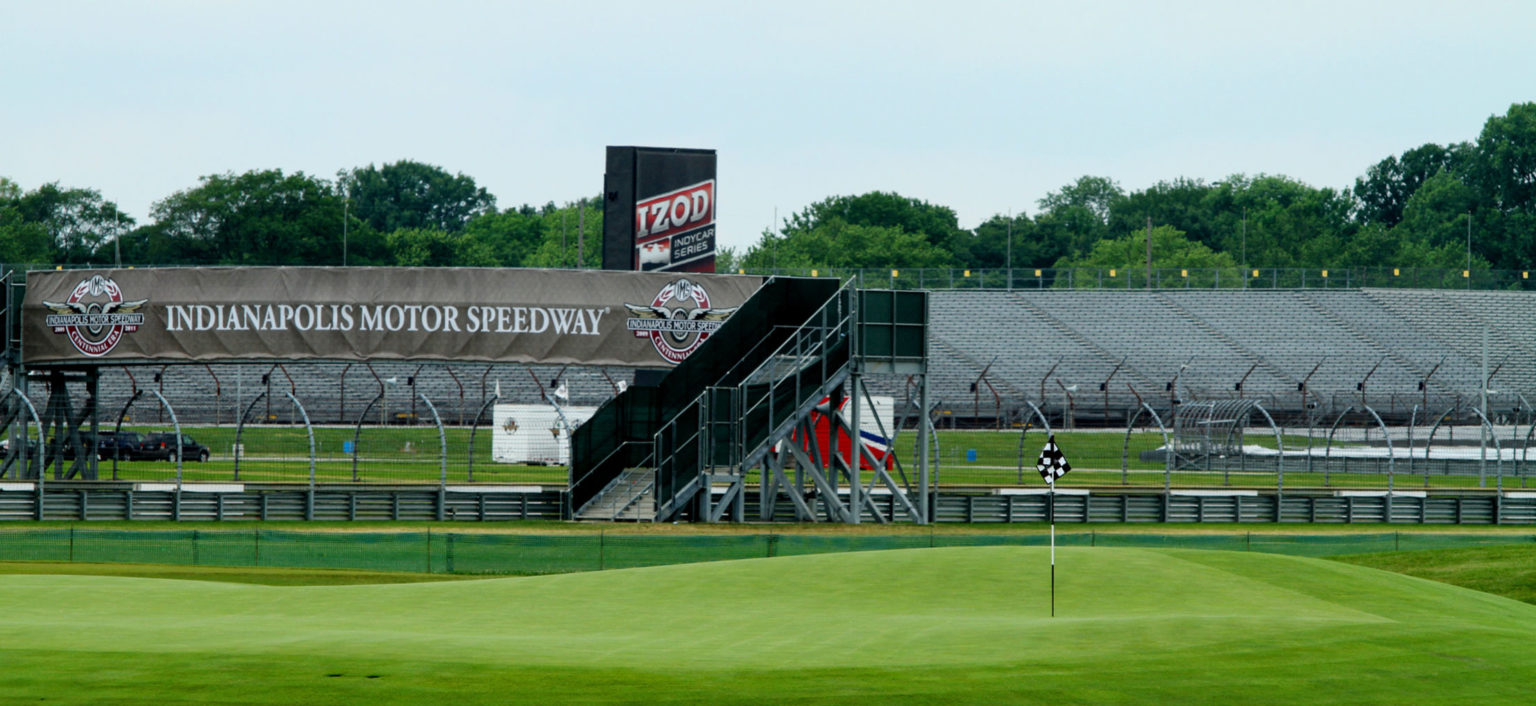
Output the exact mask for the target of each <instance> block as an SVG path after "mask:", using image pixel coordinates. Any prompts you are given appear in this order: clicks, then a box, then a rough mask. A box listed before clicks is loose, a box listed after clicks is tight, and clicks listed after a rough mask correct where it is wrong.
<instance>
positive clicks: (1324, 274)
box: [1323, 270, 1328, 279]
mask: <svg viewBox="0 0 1536 706" xmlns="http://www.w3.org/2000/svg"><path fill="white" fill-rule="evenodd" d="M1323 279H1328V270H1323Z"/></svg>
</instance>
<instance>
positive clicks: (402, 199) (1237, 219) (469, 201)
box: [0, 103, 1536, 270]
mask: <svg viewBox="0 0 1536 706" xmlns="http://www.w3.org/2000/svg"><path fill="white" fill-rule="evenodd" d="M586 204H587V208H586V211H585V213H584V214H578V211H577V204H576V203H566V204H564V205H556V204H554V203H548V204H545V205H544V206H542V207H537V208H536V207H533V206H528V205H523V206H518V207H513V208H508V209H505V210H498V209H497V208H496V199H495V198H494V197H493V196H492V195H491V194H490V193H488V192H487V191H486V190H485V189H484V188H481V187H479V186H478V185H476V183H475V181H474V179H473V178H471V177H469V176H467V175H464V174H454V173H450V172H448V171H447V170H445V169H442V168H441V167H437V166H434V165H430V164H425V163H420V162H414V161H410V160H403V161H398V162H393V163H388V164H384V165H383V166H377V167H376V166H374V165H371V164H370V165H368V166H366V167H358V168H354V169H350V170H342V171H341V172H339V173H338V175H337V179H336V180H335V181H331V180H327V179H322V178H318V177H314V176H311V175H307V174H304V173H302V172H295V173H292V174H285V173H284V172H283V171H281V170H277V169H272V170H252V171H248V172H244V173H239V174H236V173H233V172H230V173H225V174H216V175H211V176H207V177H203V178H202V179H200V180H199V182H198V184H197V185H196V186H193V187H191V188H188V189H186V190H183V191H178V192H176V193H174V194H171V195H170V196H167V197H166V198H165V199H163V200H161V201H159V202H157V203H156V204H155V205H154V207H153V209H152V211H151V214H150V216H151V220H150V222H148V223H145V224H143V225H136V224H135V223H134V221H133V219H131V218H129V217H128V216H127V215H126V214H123V213H121V211H120V210H119V209H118V208H117V205H116V204H115V203H113V202H112V201H110V200H108V199H106V198H104V197H103V196H102V194H101V193H100V192H98V191H95V190H93V189H89V188H77V187H65V186H61V185H59V184H58V183H51V184H43V185H41V186H37V187H35V188H33V189H31V190H30V191H27V190H24V188H23V186H22V185H18V184H15V183H13V182H11V181H9V180H5V179H3V177H0V261H5V262H12V263H34V264H53V263H59V264H76V263H96V264H107V263H112V262H114V261H116V259H117V257H118V256H119V253H120V256H121V258H122V261H123V263H124V264H244V265H256V264H322V265H339V264H342V262H343V261H345V262H346V263H347V264H351V265H435V266H436V265H443V266H446V265H456V266H501V267H574V266H576V264H577V260H578V251H579V250H581V249H584V250H585V255H586V257H585V261H584V263H583V264H585V265H586V266H589V267H590V266H592V265H593V264H594V263H595V262H596V261H597V260H598V259H599V258H598V257H597V253H599V252H600V251H601V250H600V247H601V236H600V235H599V234H600V233H601V232H602V209H601V208H600V206H601V203H600V201H598V200H597V199H595V198H592V199H587V201H586ZM1036 206H1037V210H1036V211H1035V213H1033V214H1029V213H1025V212H1022V211H1021V212H1016V213H1007V214H1006V215H1005V214H1003V213H999V214H997V215H994V216H993V217H991V218H988V219H986V220H985V221H983V222H982V223H980V224H979V225H977V226H976V227H975V228H974V229H970V230H967V229H964V228H961V227H960V224H959V223H958V219H957V217H956V214H955V212H954V210H953V209H951V208H949V207H946V206H943V205H940V204H934V203H929V202H926V201H923V200H920V199H916V198H911V197H908V196H903V195H900V194H896V193H891V192H881V191H873V192H869V193H865V194H860V195H851V196H832V197H828V198H826V199H823V200H822V201H819V202H816V203H814V204H811V205H809V206H806V207H805V208H804V209H802V210H801V211H799V212H797V213H794V214H792V215H791V216H789V217H788V218H786V219H785V220H784V222H783V223H782V224H780V225H777V226H776V229H775V230H773V231H769V232H764V233H762V234H761V236H760V238H759V240H758V241H757V242H756V243H754V244H753V245H751V246H750V247H748V248H746V250H745V251H744V252H740V253H737V252H733V251H731V250H729V249H725V250H724V251H723V252H722V253H721V257H720V264H721V267H722V268H735V267H749V268H815V267H840V268H852V267H869V268H886V267H899V268H913V267H974V268H996V267H1007V266H1012V267H1016V268H1029V267H1068V266H1082V265H1086V264H1088V263H1100V261H1101V260H1103V258H1105V257H1109V255H1106V253H1116V252H1119V253H1123V254H1122V255H1121V256H1119V257H1129V256H1130V255H1129V250H1127V249H1126V248H1120V247H1107V248H1105V249H1097V250H1096V248H1097V246H1098V245H1099V244H1100V243H1101V242H1104V241H1116V240H1122V239H1125V238H1132V237H1134V236H1135V235H1136V234H1137V233H1144V232H1145V229H1146V226H1147V221H1148V219H1150V220H1151V222H1152V224H1153V226H1154V227H1155V228H1156V227H1163V226H1166V227H1167V228H1168V229H1169V230H1168V231H1162V233H1163V236H1160V237H1167V238H1175V239H1182V240H1184V241H1187V243H1189V244H1191V245H1199V246H1202V248H1194V247H1186V246H1184V245H1180V244H1179V243H1178V242H1177V240H1173V241H1169V242H1168V243H1166V246H1167V247H1166V248H1164V247H1160V248H1158V253H1155V255H1156V257H1157V258H1158V259H1157V262H1156V263H1155V264H1157V265H1158V266H1161V267H1191V268H1195V267H1202V266H1203V265H1202V264H1201V263H1202V262H1204V261H1206V260H1207V259H1208V257H1209V256H1208V255H1207V254H1206V253H1217V254H1223V255H1225V256H1227V257H1228V258H1230V260H1231V262H1233V263H1235V264H1236V265H1237V266H1239V267H1261V268H1283V267H1305V268H1327V267H1352V266H1378V267H1429V268H1444V269H1454V270H1459V269H1461V268H1463V267H1464V266H1466V265H1467V259H1468V253H1467V249H1468V248H1467V235H1468V229H1469V226H1470V229H1471V232H1472V238H1471V241H1472V242H1471V250H1472V257H1471V266H1472V269H1488V268H1499V269H1526V268H1529V267H1530V266H1531V264H1532V260H1533V254H1536V248H1533V245H1532V235H1531V234H1532V233H1536V103H1520V104H1515V105H1512V106H1510V107H1509V109H1508V110H1507V111H1506V112H1505V113H1504V114H1503V115H1494V116H1492V117H1490V118H1488V120H1487V121H1486V122H1485V123H1484V124H1483V126H1482V130H1481V132H1480V133H1479V134H1478V135H1477V138H1476V140H1475V141H1472V142H1462V143H1456V144H1450V145H1438V144H1433V143H1431V144H1425V145H1419V146H1417V147H1412V148H1410V149H1407V150H1405V151H1404V152H1402V153H1401V154H1398V155H1390V156H1388V157H1386V158H1384V159H1382V160H1381V161H1379V162H1377V163H1376V164H1374V165H1370V166H1368V167H1367V168H1366V169H1365V170H1364V173H1363V174H1362V175H1361V176H1360V177H1359V178H1357V179H1356V180H1355V182H1354V184H1353V185H1352V188H1346V189H1342V190H1340V189H1333V188H1328V187H1314V186H1310V185H1308V184H1304V183H1302V182H1299V181H1297V180H1295V179H1291V178H1289V177H1285V176H1282V175H1272V174H1255V175H1246V174H1236V175H1231V176H1228V177H1226V178H1223V179H1219V180H1216V181H1210V182H1207V181H1205V180H1203V179H1198V178H1187V177H1177V178H1172V179H1169V180H1165V181H1160V182H1158V183H1156V184H1153V185H1152V186H1150V187H1147V188H1145V189H1142V190H1139V191H1132V192H1129V193H1127V192H1125V191H1124V190H1123V189H1122V188H1121V187H1120V185H1119V184H1118V183H1116V182H1115V180H1113V179H1111V178H1109V177H1104V176H1092V175H1090V176H1084V177H1081V178H1079V179H1077V180H1074V181H1073V182H1071V183H1069V184H1066V185H1063V186H1062V187H1061V188H1060V189H1058V190H1056V191H1053V192H1051V193H1049V194H1047V195H1045V196H1044V197H1043V198H1040V199H1039V200H1038V201H1036ZM583 215H584V218H583V217H582V216H583ZM583 222H584V225H585V235H586V237H585V243H584V246H585V247H584V248H582V247H580V246H579V245H578V237H579V236H578V231H579V230H580V225H581V224H583ZM1159 242H1161V240H1160V241H1159ZM1144 257H1145V255H1144V252H1143V256H1142V259H1138V260H1136V261H1134V262H1121V263H1114V264H1107V263H1106V264H1103V265H1102V266H1109V267H1114V266H1121V267H1130V266H1139V265H1142V264H1144ZM1224 262H1225V261H1224ZM1096 266H1097V265H1096Z"/></svg>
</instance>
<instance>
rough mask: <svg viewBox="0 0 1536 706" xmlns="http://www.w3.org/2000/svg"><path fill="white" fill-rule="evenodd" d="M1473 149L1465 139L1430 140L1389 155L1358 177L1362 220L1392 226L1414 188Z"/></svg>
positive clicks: (1356, 189)
mask: <svg viewBox="0 0 1536 706" xmlns="http://www.w3.org/2000/svg"><path fill="white" fill-rule="evenodd" d="M1469 149H1470V147H1469V146H1468V145H1466V144H1465V143H1463V144H1459V145H1453V146H1451V147H1449V148H1447V147H1441V146H1440V145H1437V144H1434V143H1429V144H1424V145H1420V146H1418V147H1415V148H1413V149H1411V150H1408V151H1407V152H1404V153H1403V155H1402V158H1401V159H1399V158H1397V157H1388V158H1386V159H1383V160H1381V161H1380V162H1377V163H1376V164H1374V165H1372V166H1371V168H1370V169H1369V170H1367V171H1366V173H1365V176H1364V177H1361V178H1358V179H1356V180H1355V192H1354V193H1355V198H1357V199H1359V200H1360V210H1359V213H1358V217H1359V220H1360V221H1361V222H1362V223H1380V224H1382V225H1384V226H1386V227H1388V228H1391V227H1392V226H1395V225H1397V224H1398V222H1399V221H1401V220H1402V219H1403V209H1404V208H1406V207H1407V205H1408V200H1409V199H1410V198H1412V197H1413V194H1414V192H1416V191H1418V189H1419V187H1420V186H1421V185H1423V184H1424V182H1425V181H1426V180H1428V179H1429V178H1430V177H1432V176H1434V175H1436V174H1439V173H1440V172H1441V171H1442V170H1444V169H1448V168H1451V167H1452V165H1453V164H1456V163H1457V162H1459V161H1463V160H1464V159H1465V155H1466V154H1467V152H1468V150H1469Z"/></svg>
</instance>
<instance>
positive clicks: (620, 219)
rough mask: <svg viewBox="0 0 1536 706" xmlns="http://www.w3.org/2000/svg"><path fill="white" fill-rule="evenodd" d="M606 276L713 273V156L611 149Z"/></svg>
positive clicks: (660, 149) (689, 151)
mask: <svg viewBox="0 0 1536 706" xmlns="http://www.w3.org/2000/svg"><path fill="white" fill-rule="evenodd" d="M603 191H604V192H605V196H604V210H603V269H607V270H644V271H656V270H661V271H672V272H704V273H709V272H714V271H715V152H714V150H696V149H680V148H670V147H609V148H608V167H607V171H606V172H605V173H604V174H603Z"/></svg>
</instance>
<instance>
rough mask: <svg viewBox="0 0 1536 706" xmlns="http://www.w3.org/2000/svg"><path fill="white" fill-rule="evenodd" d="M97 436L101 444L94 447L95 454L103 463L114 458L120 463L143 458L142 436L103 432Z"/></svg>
mask: <svg viewBox="0 0 1536 706" xmlns="http://www.w3.org/2000/svg"><path fill="white" fill-rule="evenodd" d="M98 436H100V437H101V443H100V444H98V445H97V446H96V454H97V455H98V456H100V457H101V460H103V461H110V460H112V457H114V456H117V458H118V460H121V461H135V460H138V459H141V458H144V435H142V434H140V433H138V432H136V431H121V432H111V431H104V432H101V433H100V434H98ZM118 454H121V455H118Z"/></svg>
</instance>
